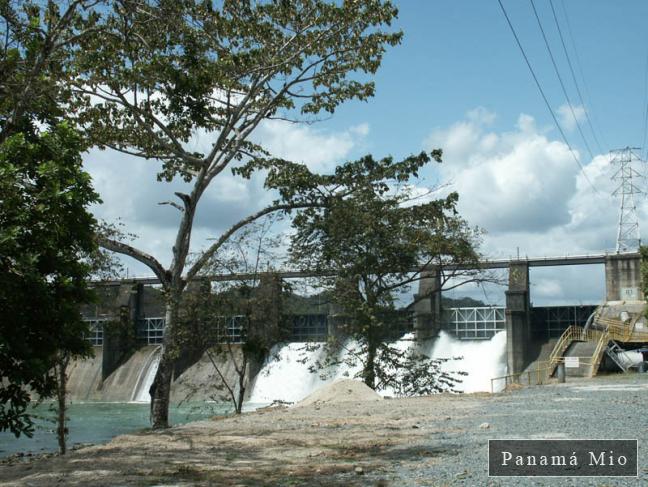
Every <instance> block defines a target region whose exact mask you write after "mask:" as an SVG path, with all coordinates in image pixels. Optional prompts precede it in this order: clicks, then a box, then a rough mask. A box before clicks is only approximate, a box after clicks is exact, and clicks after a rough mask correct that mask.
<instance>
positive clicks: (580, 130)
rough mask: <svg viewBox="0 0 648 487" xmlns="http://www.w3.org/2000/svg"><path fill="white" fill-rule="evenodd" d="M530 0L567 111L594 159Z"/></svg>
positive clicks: (533, 3) (533, 4) (591, 157)
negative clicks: (567, 108)
mask: <svg viewBox="0 0 648 487" xmlns="http://www.w3.org/2000/svg"><path fill="white" fill-rule="evenodd" d="M530 2H531V7H533V14H534V15H535V18H536V20H537V22H538V27H540V32H541V33H542V38H543V39H544V43H545V47H546V48H547V52H549V57H550V58H551V64H553V67H554V71H555V72H556V76H557V77H558V81H559V82H560V87H561V88H562V92H563V95H565V99H566V100H567V105H569V111H570V112H571V114H572V117H574V122H575V123H576V127H577V128H578V133H579V134H580V136H581V139H583V144H585V148H586V149H587V152H588V153H589V155H590V160H591V159H594V154H592V150H591V149H590V146H589V144H588V143H587V139H586V138H585V134H584V133H583V129H582V128H581V126H580V122H579V121H578V118H577V117H576V112H575V111H574V105H573V104H572V102H571V100H570V99H569V95H568V94H567V89H566V88H565V83H564V82H563V79H562V76H560V70H559V69H558V64H556V59H555V58H554V55H553V51H552V50H551V46H550V45H549V40H548V39H547V34H546V33H545V30H544V28H543V27H542V22H541V21H540V16H539V15H538V11H537V10H536V6H535V2H534V1H533V0H530Z"/></svg>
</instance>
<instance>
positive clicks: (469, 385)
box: [249, 331, 506, 404]
mask: <svg viewBox="0 0 648 487" xmlns="http://www.w3.org/2000/svg"><path fill="white" fill-rule="evenodd" d="M308 345H309V344H307V343H288V344H279V345H275V347H274V348H273V349H272V351H271V353H270V355H269V358H268V359H267V360H266V362H265V364H264V366H263V368H262V369H261V371H260V372H259V374H258V375H257V377H256V379H255V381H254V385H253V388H252V392H251V394H250V400H249V402H250V403H261V404H268V403H271V402H272V401H275V400H281V401H287V402H298V401H300V400H302V399H303V398H305V397H306V396H308V395H309V394H310V393H311V392H313V391H314V390H315V389H317V388H318V387H320V386H322V385H324V384H327V383H329V382H332V381H334V380H336V379H339V378H343V377H350V378H353V377H354V376H355V375H356V374H357V373H358V372H359V371H360V365H359V364H355V365H354V366H351V367H350V366H349V365H347V364H345V363H344V362H345V361H344V358H345V354H346V353H348V352H345V351H342V352H341V355H340V356H338V360H339V361H340V362H342V363H341V364H340V365H338V366H336V367H335V368H334V369H333V370H331V369H327V370H324V371H323V372H325V373H326V377H325V378H322V377H320V375H321V374H320V373H318V372H316V373H311V372H310V371H309V366H312V365H315V363H316V362H317V361H318V360H319V361H322V360H323V359H324V357H325V354H326V352H325V351H324V350H323V348H322V347H320V348H313V347H312V346H311V347H309V346H308ZM310 345H312V344H310ZM393 346H395V347H396V348H398V349H400V350H407V349H409V348H414V347H417V348H418V350H419V351H421V352H422V353H424V354H426V355H428V356H429V357H431V358H454V357H463V359H462V360H456V361H449V362H447V363H445V364H444V369H445V370H446V371H464V372H467V373H468V375H467V376H462V377H460V378H461V379H462V381H463V382H462V383H461V384H458V385H457V389H458V390H460V391H462V392H478V391H487V392H490V390H491V383H490V380H491V379H492V378H493V377H499V376H502V375H505V374H506V332H504V331H501V332H499V333H497V334H496V335H495V336H494V337H493V338H491V339H490V340H458V339H456V338H454V337H452V336H451V335H449V334H448V333H445V332H443V331H442V332H440V333H439V336H438V337H437V338H435V339H433V340H428V341H427V342H423V343H417V342H416V341H415V340H413V336H412V335H411V334H408V335H405V336H403V337H402V339H400V340H398V341H396V342H394V343H393ZM353 347H354V343H353V342H349V343H348V344H347V347H345V348H346V349H352V348H353ZM500 382H501V381H500ZM379 392H381V394H383V395H393V392H392V391H390V390H385V391H379Z"/></svg>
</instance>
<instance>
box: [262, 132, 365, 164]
mask: <svg viewBox="0 0 648 487" xmlns="http://www.w3.org/2000/svg"><path fill="white" fill-rule="evenodd" d="M368 134H369V124H367V123H363V124H360V125H356V126H353V127H350V128H349V129H347V130H345V131H343V132H328V131H324V130H318V129H316V128H313V127H312V126H308V125H296V124H293V123H290V122H285V121H281V120H269V121H266V122H264V123H263V124H262V125H261V126H260V127H259V129H258V130H257V132H256V133H255V135H254V139H255V140H257V141H258V142H259V143H261V145H263V146H264V147H265V148H266V149H268V150H269V151H270V152H271V153H272V154H273V155H275V156H277V157H283V158H285V159H288V160H291V161H294V162H300V163H304V164H306V165H307V166H308V167H309V168H310V169H311V170H312V171H317V172H326V171H330V170H331V169H332V168H333V167H335V165H336V164H337V163H339V162H340V161H341V159H343V158H345V157H347V156H348V154H349V153H350V152H351V150H353V149H355V148H357V147H358V146H359V145H360V146H361V145H362V144H363V142H364V139H365V137H367V135H368Z"/></svg>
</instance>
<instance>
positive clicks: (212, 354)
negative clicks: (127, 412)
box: [176, 218, 283, 414]
mask: <svg viewBox="0 0 648 487" xmlns="http://www.w3.org/2000/svg"><path fill="white" fill-rule="evenodd" d="M273 220H274V219H272V218H268V219H265V221H263V222H259V223H255V224H252V225H249V226H247V227H246V228H245V229H244V230H242V231H241V232H239V233H238V234H237V235H236V236H235V237H234V238H233V239H231V240H230V241H229V242H228V243H227V244H226V245H225V246H224V247H223V248H222V249H221V252H219V257H218V260H215V261H212V262H210V263H209V264H208V265H207V266H206V267H205V269H204V271H203V273H202V274H204V278H205V280H204V281H202V285H201V286H198V287H197V289H196V288H195V289H194V290H192V291H190V292H186V293H185V295H184V296H183V300H182V307H181V313H180V320H181V323H182V326H181V327H179V328H181V329H182V330H183V332H184V335H183V336H182V337H178V338H177V342H178V343H179V344H181V345H182V348H183V349H185V350H187V349H189V350H191V349H193V350H195V351H196V352H197V353H199V354H202V353H203V352H204V354H205V355H206V356H207V358H208V360H209V362H210V363H211V365H212V367H213V369H214V374H213V375H212V377H211V378H208V380H207V382H205V383H203V384H199V385H198V388H199V389H200V392H201V393H204V392H205V390H214V391H215V392H216V394H215V395H213V396H211V397H212V398H213V399H214V400H218V401H222V400H227V401H230V402H231V404H232V406H233V408H234V412H235V413H236V414H241V412H242V408H243V401H244V398H245V393H246V390H247V385H248V382H249V380H250V374H251V369H252V367H253V366H254V364H259V363H261V362H262V361H263V359H264V358H265V357H266V356H267V355H268V353H269V352H270V349H271V347H272V346H273V345H274V344H275V343H276V342H277V341H278V340H279V339H280V333H281V324H282V323H281V301H282V294H283V292H282V291H283V289H282V287H283V286H282V284H281V281H280V278H279V277H278V276H277V275H276V274H275V273H273V267H272V265H271V262H272V263H276V262H277V261H278V255H277V252H276V251H277V249H278V248H279V246H280V240H281V238H280V236H275V235H270V234H269V232H270V230H271V228H272V225H273V223H274V221H273ZM215 275H221V276H227V275H229V276H240V278H236V277H233V278H232V279H228V280H224V281H217V282H214V283H211V284H210V283H209V277H210V276H215ZM176 331H177V329H176ZM224 364H227V365H226V366H225V365H224ZM228 369H229V370H230V373H228ZM232 369H233V370H232ZM196 392H198V390H197V388H194V390H192V391H190V394H189V396H188V397H187V399H190V398H191V396H192V395H193V394H194V393H196Z"/></svg>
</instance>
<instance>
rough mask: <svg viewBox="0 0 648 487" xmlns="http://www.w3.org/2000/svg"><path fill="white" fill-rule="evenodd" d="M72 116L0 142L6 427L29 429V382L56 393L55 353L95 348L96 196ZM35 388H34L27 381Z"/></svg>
mask: <svg viewBox="0 0 648 487" xmlns="http://www.w3.org/2000/svg"><path fill="white" fill-rule="evenodd" d="M81 147H82V143H81V139H80V138H79V136H78V135H77V134H76V133H75V132H74V131H73V130H71V129H70V128H69V127H68V126H67V125H65V124H59V125H57V126H56V127H54V128H53V129H51V130H50V131H47V132H44V133H24V132H19V133H16V134H14V135H11V136H10V137H8V138H7V139H5V141H4V142H3V143H2V144H1V145H0V194H1V195H2V198H0V309H2V320H0V376H1V377H2V379H3V381H2V382H0V430H5V429H10V430H11V431H12V432H14V433H15V434H16V435H18V434H19V433H20V432H25V433H28V434H29V433H31V430H32V427H31V421H30V419H29V416H28V415H27V414H26V412H25V411H26V407H27V404H28V402H29V400H30V392H29V391H28V389H29V390H31V391H33V392H35V393H37V394H38V395H39V396H48V395H50V394H51V393H52V392H53V387H54V385H55V384H54V377H53V375H52V366H53V364H54V361H55V360H56V357H57V353H58V352H61V351H64V352H67V353H69V354H71V355H83V354H86V353H88V352H89V347H88V343H87V342H86V341H85V340H84V339H83V332H84V330H85V326H84V324H83V322H82V321H81V316H80V313H79V303H81V302H87V301H88V300H90V299H91V292H90V290H89V289H88V287H87V283H86V279H87V276H88V273H89V271H90V264H89V263H88V261H84V260H82V259H83V258H84V257H88V256H89V255H90V254H91V253H92V252H93V251H94V250H95V248H96V244H95V238H94V219H93V217H92V215H90V214H89V213H88V211H87V207H88V206H89V205H90V204H91V203H94V202H96V201H98V196H97V194H96V193H95V192H94V191H93V189H92V186H91V181H90V177H89V175H88V174H87V173H85V172H84V171H83V170H82V168H81V157H80V150H81ZM27 388H28V389H27Z"/></svg>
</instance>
